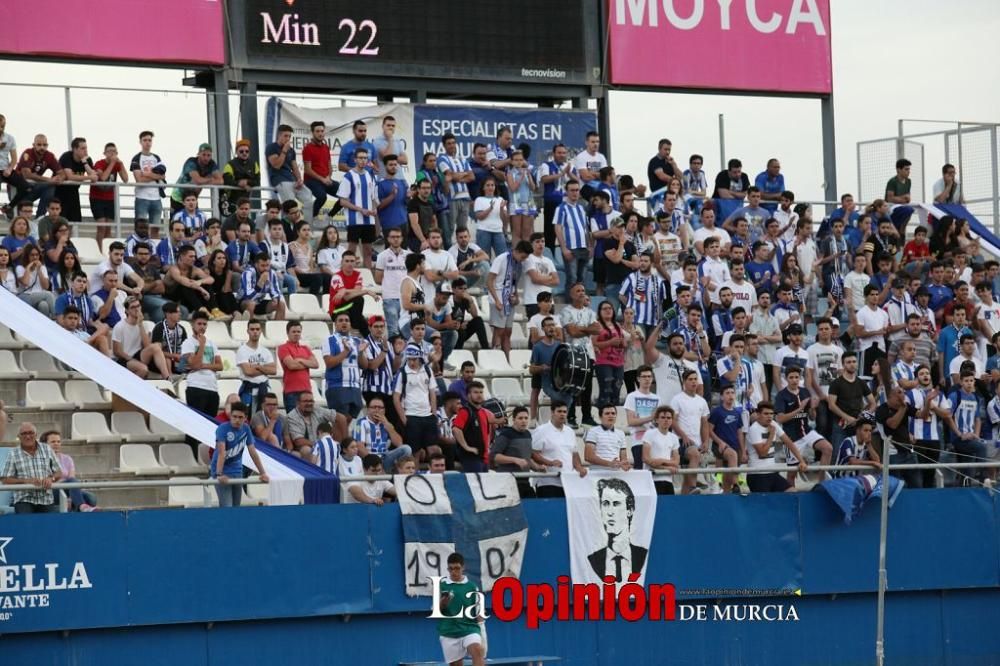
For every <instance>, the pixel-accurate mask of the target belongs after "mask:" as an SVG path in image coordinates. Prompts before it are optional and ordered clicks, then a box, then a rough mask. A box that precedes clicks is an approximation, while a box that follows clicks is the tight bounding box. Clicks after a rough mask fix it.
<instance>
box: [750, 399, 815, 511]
mask: <svg viewBox="0 0 1000 666" xmlns="http://www.w3.org/2000/svg"><path fill="white" fill-rule="evenodd" d="M775 441H781V442H783V443H784V445H785V448H786V450H787V451H790V452H791V453H792V455H793V456H794V457H795V459H796V460H798V461H799V465H798V468H797V470H798V471H800V472H804V471H806V463H805V461H804V460H803V459H802V454H800V453H799V451H798V449H796V448H795V443H794V442H793V441H792V440H791V439H790V438H789V437H788V435H786V434H785V431H784V430H782V429H781V426H780V425H778V424H777V423H775V422H774V405H772V404H771V403H770V402H762V403H760V404H758V405H757V421H755V422H754V423H753V424H751V425H750V428H749V429H748V430H747V436H746V442H747V458H748V462H749V466H750V469H751V470H774V471H761V472H754V471H751V472H748V473H747V485H748V486H750V492H753V493H782V492H794V491H795V488H793V487H792V486H791V484H790V483H788V481H787V480H786V479H785V477H783V476H781V474H780V473H779V471H778V470H779V469H781V470H784V469H787V468H786V467H784V466H781V467H778V465H777V463H776V461H775V459H774V442H775Z"/></svg>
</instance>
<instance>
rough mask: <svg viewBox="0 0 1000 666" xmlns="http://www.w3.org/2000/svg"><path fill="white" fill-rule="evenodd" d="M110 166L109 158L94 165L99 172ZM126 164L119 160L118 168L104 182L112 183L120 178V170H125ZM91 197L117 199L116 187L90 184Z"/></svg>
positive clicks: (100, 199) (102, 199) (95, 198)
mask: <svg viewBox="0 0 1000 666" xmlns="http://www.w3.org/2000/svg"><path fill="white" fill-rule="evenodd" d="M107 168H108V161H107V160H99V161H98V162H97V164H95V165H94V171H96V172H97V173H98V174H100V173H102V172H103V171H104V170H105V169H107ZM124 169H125V166H124V165H123V164H122V163H121V162H118V168H117V169H115V170H114V171H112V172H111V173H110V174H108V179H107V180H106V181H104V182H106V183H110V182H114V181H116V180H118V172H119V171H123V170H124ZM90 198H91V199H93V200H94V201H114V200H115V188H113V187H101V186H100V185H91V186H90Z"/></svg>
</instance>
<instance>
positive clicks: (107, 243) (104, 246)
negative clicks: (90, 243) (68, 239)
mask: <svg viewBox="0 0 1000 666" xmlns="http://www.w3.org/2000/svg"><path fill="white" fill-rule="evenodd" d="M112 243H123V244H124V243H125V239H124V238H105V239H104V240H103V241H101V256H102V257H106V256H108V251H109V249H110V248H111V244H112ZM74 244H75V241H74Z"/></svg>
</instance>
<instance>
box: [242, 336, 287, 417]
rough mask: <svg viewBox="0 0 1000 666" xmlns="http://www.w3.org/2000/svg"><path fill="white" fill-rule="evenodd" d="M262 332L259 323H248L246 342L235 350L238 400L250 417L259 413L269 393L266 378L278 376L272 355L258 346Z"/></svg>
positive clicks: (269, 388)
mask: <svg viewBox="0 0 1000 666" xmlns="http://www.w3.org/2000/svg"><path fill="white" fill-rule="evenodd" d="M262 332H263V331H262V330H261V324H260V322H259V321H252V320H251V321H248V322H247V341H246V342H244V343H243V344H242V345H240V347H239V349H237V350H236V365H237V366H238V367H239V369H240V388H239V394H240V399H241V400H242V401H243V404H244V405H246V407H247V410H248V413H249V414H250V415H251V416H253V415H255V414H256V413H257V412H258V411H260V409H261V408H262V406H263V404H264V398H265V397H266V396H267V394H268V393H270V390H271V387H270V385H269V383H268V377H269V376H271V375H276V374H278V364H277V363H276V362H275V360H274V354H272V353H271V350H270V349H268V348H267V347H265V346H263V345H262V344H260V336H261V333H262Z"/></svg>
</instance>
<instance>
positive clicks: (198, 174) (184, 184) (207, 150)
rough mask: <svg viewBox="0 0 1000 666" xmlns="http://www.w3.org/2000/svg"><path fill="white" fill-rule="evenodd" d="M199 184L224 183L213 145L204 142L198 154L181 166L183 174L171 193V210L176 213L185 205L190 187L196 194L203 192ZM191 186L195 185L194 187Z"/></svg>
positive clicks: (199, 147)
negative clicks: (185, 197)
mask: <svg viewBox="0 0 1000 666" xmlns="http://www.w3.org/2000/svg"><path fill="white" fill-rule="evenodd" d="M198 185H222V171H221V170H220V169H219V165H218V164H217V163H216V161H215V160H214V159H212V146H211V144H208V143H202V144H200V145H199V146H198V154H197V155H195V156H194V157H189V158H187V160H186V161H185V162H184V166H182V167H181V175H180V176H179V177H178V178H177V187H175V188H174V190H173V192H171V193H170V210H171V212H172V213H176V212H177V211H179V210H180V209H182V208H183V207H184V195H185V194H186V193H187V192H188V190H189V189H194V193H195V194H196V195H200V194H201V188H200V187H198ZM191 186H194V187H193V188H192V187H191Z"/></svg>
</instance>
